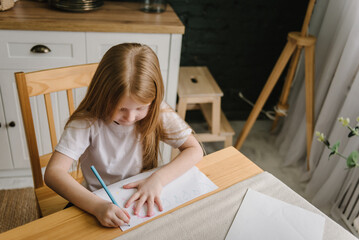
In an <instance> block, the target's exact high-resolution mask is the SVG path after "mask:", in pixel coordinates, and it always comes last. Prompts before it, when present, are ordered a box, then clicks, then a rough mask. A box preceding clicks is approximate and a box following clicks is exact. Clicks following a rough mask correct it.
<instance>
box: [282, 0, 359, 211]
mask: <svg viewBox="0 0 359 240" xmlns="http://www.w3.org/2000/svg"><path fill="white" fill-rule="evenodd" d="M309 33H310V34H312V35H314V36H316V37H317V43H316V51H315V127H314V130H315V131H320V132H322V133H324V134H325V135H326V136H328V139H329V140H330V142H331V144H334V143H335V142H336V141H338V140H339V141H340V142H341V146H340V148H339V151H340V152H341V153H343V154H344V155H345V156H348V155H349V153H350V152H351V151H353V150H355V149H359V138H358V137H352V138H350V140H349V139H348V137H347V135H348V133H349V132H348V130H347V129H346V128H345V127H343V126H341V124H340V123H339V122H338V118H339V117H340V116H343V117H349V118H350V120H351V123H352V125H355V124H356V122H355V119H356V117H357V116H359V1H358V0H340V1H338V0H317V2H316V5H315V9H314V12H313V16H312V19H311V22H310V27H309ZM304 94H305V87H304V62H303V56H302V58H301V61H300V63H299V65H298V68H297V73H296V76H295V79H294V82H293V86H292V89H291V93H290V99H289V105H290V107H289V111H288V116H287V118H286V119H285V120H284V122H283V125H282V128H281V131H280V133H279V135H278V138H277V140H276V144H277V145H278V146H279V149H280V153H281V154H282V155H284V159H285V160H284V162H283V164H284V165H286V166H288V165H298V166H299V167H301V168H302V172H303V176H302V179H301V180H302V181H306V182H307V185H306V192H305V193H306V195H307V196H308V197H309V198H310V199H311V201H312V203H313V204H314V205H316V206H317V207H326V206H328V207H330V206H331V205H332V204H333V203H334V201H335V199H336V197H337V195H338V193H339V191H340V189H341V188H342V187H343V186H344V185H345V184H346V183H345V181H348V177H347V176H348V175H349V174H350V172H351V170H348V169H347V168H346V163H345V160H344V159H341V158H338V157H337V156H334V157H331V158H330V160H328V156H329V153H330V151H329V150H328V149H327V148H325V146H324V144H323V143H320V142H318V141H317V140H316V136H313V142H312V147H311V154H310V171H307V170H306V135H305V134H306V130H305V96H304Z"/></svg>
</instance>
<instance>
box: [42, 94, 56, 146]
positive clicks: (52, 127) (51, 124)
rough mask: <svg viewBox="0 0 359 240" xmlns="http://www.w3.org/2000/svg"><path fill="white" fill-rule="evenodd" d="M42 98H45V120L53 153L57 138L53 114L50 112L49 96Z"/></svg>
mask: <svg viewBox="0 0 359 240" xmlns="http://www.w3.org/2000/svg"><path fill="white" fill-rule="evenodd" d="M44 98H45V106H46V114H47V120H48V122H49V131H50V139H51V146H52V151H54V150H55V147H56V144H57V137H56V130H55V121H54V114H53V111H52V103H51V96H50V94H49V93H47V94H44Z"/></svg>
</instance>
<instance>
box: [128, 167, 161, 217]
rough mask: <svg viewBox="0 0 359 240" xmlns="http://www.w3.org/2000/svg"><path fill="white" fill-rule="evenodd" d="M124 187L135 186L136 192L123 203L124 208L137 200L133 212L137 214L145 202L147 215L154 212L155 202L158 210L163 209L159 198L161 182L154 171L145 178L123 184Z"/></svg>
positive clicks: (149, 215)
mask: <svg viewBox="0 0 359 240" xmlns="http://www.w3.org/2000/svg"><path fill="white" fill-rule="evenodd" d="M123 188H125V189H129V188H137V192H136V193H135V194H133V195H132V197H130V199H129V200H128V201H127V203H126V204H125V208H128V207H129V206H130V205H131V204H132V203H133V202H135V201H136V200H137V204H136V208H135V210H134V214H135V215H137V214H138V213H139V212H140V210H141V207H142V206H143V204H145V203H146V202H147V216H148V217H151V216H153V214H154V204H155V203H156V204H157V206H158V210H159V211H163V207H162V202H161V199H160V196H161V191H162V188H163V186H162V183H161V181H160V178H159V176H158V175H156V174H155V173H154V174H152V175H151V176H150V177H148V178H147V179H143V180H139V181H136V182H133V183H129V184H126V185H124V186H123Z"/></svg>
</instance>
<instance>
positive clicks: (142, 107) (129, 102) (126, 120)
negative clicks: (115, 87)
mask: <svg viewBox="0 0 359 240" xmlns="http://www.w3.org/2000/svg"><path fill="white" fill-rule="evenodd" d="M150 104H151V103H148V104H142V103H138V102H136V101H135V100H133V98H131V96H124V97H123V99H122V101H121V102H120V103H119V104H118V106H117V107H116V109H115V112H114V114H113V116H112V120H113V121H114V122H116V123H118V124H120V125H125V126H130V125H133V124H135V123H136V122H137V121H140V120H142V119H143V118H145V117H146V115H147V113H148V110H149V108H150Z"/></svg>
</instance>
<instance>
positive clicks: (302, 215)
mask: <svg viewBox="0 0 359 240" xmlns="http://www.w3.org/2000/svg"><path fill="white" fill-rule="evenodd" d="M324 224H325V218H324V217H323V216H321V215H319V214H316V213H313V212H310V211H308V210H305V209H303V208H300V207H297V206H294V205H291V204H288V203H286V202H283V201H280V200H278V199H275V198H272V197H269V196H267V195H265V194H262V193H259V192H256V191H254V190H252V189H248V190H247V193H246V195H245V197H244V199H243V202H242V204H241V206H240V208H239V210H238V212H237V215H236V217H235V219H234V221H233V223H232V226H231V228H230V229H229V231H228V233H227V236H226V240H242V239H243V240H252V239H253V240H258V239H275V240H288V239H290V240H320V239H322V238H323V232H324Z"/></svg>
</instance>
